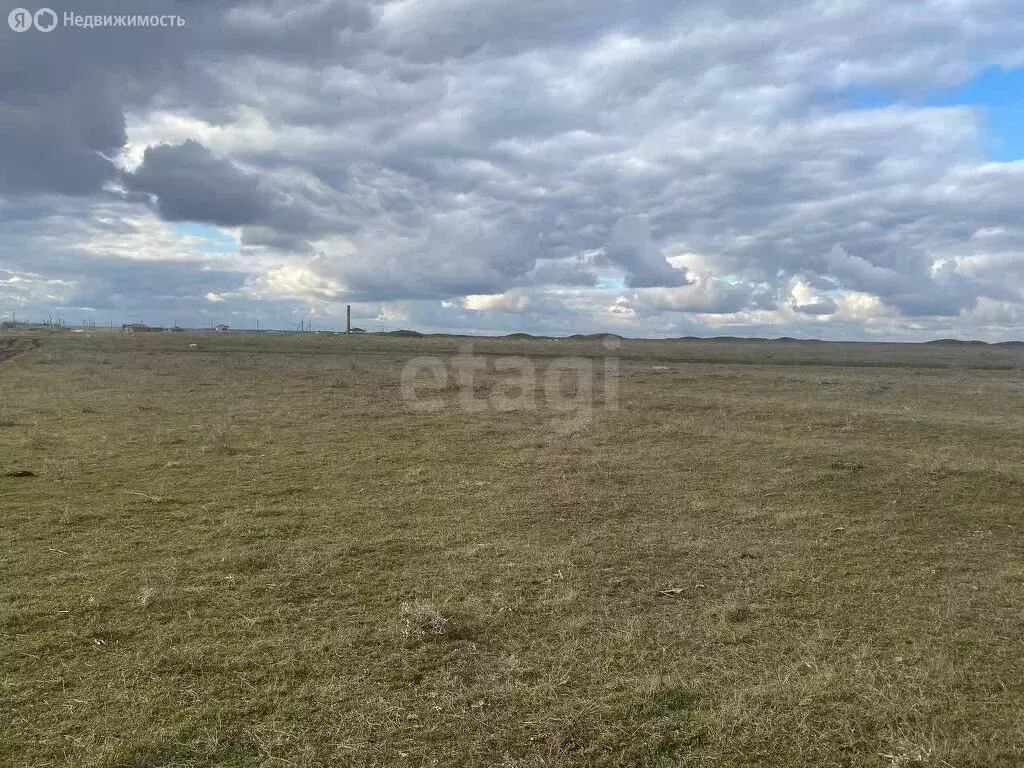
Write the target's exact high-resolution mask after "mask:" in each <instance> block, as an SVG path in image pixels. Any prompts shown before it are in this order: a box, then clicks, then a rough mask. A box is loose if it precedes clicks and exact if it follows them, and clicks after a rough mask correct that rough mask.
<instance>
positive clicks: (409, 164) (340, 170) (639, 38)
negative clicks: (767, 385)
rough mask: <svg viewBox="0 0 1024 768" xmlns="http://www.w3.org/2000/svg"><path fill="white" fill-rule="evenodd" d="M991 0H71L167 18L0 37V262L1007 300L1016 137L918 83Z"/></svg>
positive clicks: (532, 287) (562, 321)
mask: <svg viewBox="0 0 1024 768" xmlns="http://www.w3.org/2000/svg"><path fill="white" fill-rule="evenodd" d="M1017 5H1018V4H1017V3H1016V2H1013V1H1012V0H985V2H974V3H949V2H945V0H926V1H925V2H923V3H921V4H919V6H918V7H916V8H915V9H914V11H913V12H909V11H907V10H906V9H905V8H903V7H901V6H899V5H894V4H892V3H887V2H883V1H882V0H863V2H858V3H832V4H821V3H816V2H812V0H798V1H797V2H793V3H790V4H787V5H785V6H784V7H780V6H779V4H778V3H767V2H764V1H763V0H697V1H696V2H693V3H687V4H685V5H680V4H679V3H677V2H668V0H652V1H651V2H644V3H639V2H621V1H620V0H614V1H613V0H586V1H584V0H528V1H527V2H522V3H518V4H509V3H507V2H498V0H455V1H454V2H450V1H449V2H441V1H440V0H398V1H396V2H389V3H377V2H364V1H363V0H318V1H317V2H312V3H299V2H297V0H260V1H259V2H242V3H232V4H223V3H193V2H184V0H182V1H180V2H176V1H175V0H140V2H133V3H128V2H126V1H122V2H117V1H116V0H97V2H96V3H94V4H93V6H92V7H90V9H89V12H90V13H96V14H101V15H102V14H126V13H131V14H143V13H156V14H170V13H173V14H179V15H181V16H182V17H183V18H184V19H185V20H186V25H185V27H183V28H180V29H179V28H175V29H124V28H121V29H117V28H111V29H91V30H85V29H57V30H55V31H54V32H52V33H49V34H47V35H41V34H39V35H34V34H32V33H26V34H24V35H13V34H12V35H8V36H6V37H5V38H4V40H3V43H4V45H2V46H0V68H3V69H5V71H18V72H20V73H21V75H20V76H19V77H17V78H12V79H11V82H10V83H9V84H8V87H6V88H5V89H4V92H3V93H2V94H0V203H2V204H0V220H3V221H4V224H5V231H4V233H3V234H0V270H3V271H2V272H0V275H5V276H6V277H3V278H2V279H3V280H4V282H3V283H2V284H0V294H3V295H9V296H17V301H18V303H19V306H24V307H26V308H35V311H39V312H43V311H45V309H46V308H47V307H49V306H50V305H51V304H52V303H53V302H55V301H60V302H65V304H66V305H67V306H72V307H74V306H86V304H85V303H84V302H85V301H86V300H88V301H89V302H92V304H99V305H104V306H109V307H110V308H111V312H114V311H116V310H118V309H119V308H125V311H127V308H128V307H140V308H145V307H147V306H167V307H170V306H171V305H172V304H173V303H174V302H175V301H177V302H180V303H181V304H182V305H183V306H187V307H196V308H197V309H196V311H199V309H200V308H202V309H203V311H206V310H209V309H210V308H211V307H215V309H216V310H217V311H220V312H225V313H231V312H238V313H254V314H259V313H266V314H268V315H281V316H288V315H289V314H290V313H294V312H298V313H303V312H312V313H317V314H318V316H325V317H330V316H335V314H336V312H337V311H338V310H337V305H342V306H343V304H344V303H345V302H353V301H354V302H357V303H358V304H359V305H360V306H367V307H370V306H377V307H379V306H387V307H391V308H392V309H393V311H394V312H395V313H398V314H396V315H395V316H396V317H397V316H399V315H400V316H401V317H403V318H407V319H408V321H409V322H412V321H413V320H415V321H417V322H422V323H424V324H426V325H430V324H433V325H435V326H436V327H454V328H458V327H462V326H463V325H465V326H471V327H474V328H482V329H492V330H493V329H496V328H497V327H498V326H499V325H502V324H504V326H515V324H516V319H515V318H516V317H518V318H519V320H520V321H521V323H523V324H524V325H529V326H530V327H531V328H533V329H534V330H544V329H547V330H554V329H565V330H567V331H568V332H573V330H576V329H589V330H599V329H601V328H602V327H614V328H616V329H623V330H631V331H632V332H634V333H636V334H645V333H659V334H667V335H677V334H681V333H687V332H691V331H704V330H712V331H713V330H716V329H719V328H726V327H728V328H730V329H737V328H739V329H752V330H753V331H757V329H764V333H766V334H768V335H780V334H781V333H782V332H783V331H782V329H788V330H793V329H805V330H806V331H807V332H808V333H814V334H817V335H829V334H830V333H834V334H836V335H842V336H864V335H876V334H879V333H881V334H893V335H896V336H899V335H900V334H907V333H911V334H912V333H922V334H924V333H930V332H931V331H932V330H933V329H947V330H950V331H951V330H952V329H954V328H959V329H962V330H965V331H967V330H971V329H974V330H973V331H971V333H972V335H984V333H991V334H994V335H999V334H1005V333H1009V332H1010V331H1009V330H1007V329H1008V328H1010V327H1011V324H1010V319H1011V318H1013V317H1015V316H1016V315H1015V313H1017V312H1019V311H1020V307H1021V304H1022V302H1024V298H1022V291H1024V266H1022V263H1024V258H1022V253H1024V227H1022V225H1021V223H1020V216H1019V205H1020V204H1019V198H1020V189H1021V183H1022V181H1024V161H1018V162H1003V163H993V162H988V161H987V159H986V157H985V155H984V150H985V145H986V141H987V137H986V135H985V131H986V126H985V122H984V119H983V112H982V111H981V110H979V109H977V108H975V107H969V106H963V105H961V106H957V105H953V106H945V107H925V106H920V104H921V103H925V102H924V101H923V100H922V98H921V97H923V96H926V95H927V94H929V93H931V92H933V91H935V90H936V89H942V88H949V87H951V86H954V85H957V84H959V83H963V82H965V81H967V80H969V79H970V78H971V77H972V76H974V75H975V74H976V73H978V72H980V71H981V70H982V69H983V68H985V67H987V66H990V65H1000V66H1003V67H1009V68H1012V67H1021V66H1024V54H1022V53H1021V48H1020V45H1019V40H1020V39H1021V36H1022V34H1024V18H1022V17H1021V16H1020V14H1019V12H1018V10H1019V9H1018V8H1017ZM83 12H84V11H83ZM879 94H886V96H885V97H883V98H879V96H878V95H879ZM864 104H874V106H870V107H866V106H864ZM188 221H191V222H204V223H205V224H207V225H211V226H215V227H222V228H226V229H230V230H231V236H232V237H233V238H235V239H236V240H237V242H238V243H239V245H240V247H239V248H238V249H237V251H236V252H233V253H231V254H220V255H218V254H209V253H203V252H201V249H200V247H199V246H198V245H197V244H195V243H194V242H191V241H189V240H187V238H184V237H178V236H175V235H174V234H173V232H169V230H168V228H167V226H166V222H188ZM24 254H30V255H29V256H26V255H24ZM139 254H144V256H143V257H142V258H144V259H145V260H152V261H153V262H157V263H160V264H162V265H163V266H162V267H161V266H155V265H148V264H145V265H144V264H140V263H139V261H140V256H139ZM161 270H162V271H161ZM119 271H123V274H124V277H123V279H121V278H119V277H118V272H119ZM174 275H177V277H176V278H175V277H174ZM148 277H154V278H156V277H159V279H160V280H162V281H165V283H166V285H167V286H169V288H168V290H167V291H165V290H164V289H163V288H161V287H159V284H157V283H151V284H147V283H146V282H145V279H148ZM12 281H13V282H12ZM104 291H108V292H109V297H111V299H110V300H109V301H106V302H104V301H103V300H102V296H101V294H102V293H103V292H104ZM4 292H6V293H4ZM208 296H216V297H218V299H220V300H216V301H213V300H208V298H207V297H208ZM481 297H483V298H481ZM161 302H164V303H162V304H161ZM442 302H445V303H446V304H442ZM90 306H91V305H90ZM396 308H400V309H396ZM131 311H136V310H134V309H132V310H131ZM190 311H191V310H190ZM389 311H391V310H389ZM492 315H493V316H494V317H495V318H499V319H495V320H493V322H492V320H490V319H489V318H491V317H492ZM965 324H966V325H965ZM972 324H975V325H972ZM823 326H827V328H829V329H831V330H822V327H823ZM512 329H513V330H517V329H518V328H515V327H513V328H512ZM986 329H989V330H986ZM776 331H779V332H778V333H776ZM941 335H948V334H941Z"/></svg>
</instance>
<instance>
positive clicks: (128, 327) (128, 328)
mask: <svg viewBox="0 0 1024 768" xmlns="http://www.w3.org/2000/svg"><path fill="white" fill-rule="evenodd" d="M121 330H122V331H124V332H125V333H145V332H146V331H148V330H149V326H148V325H145V324H144V323H125V324H124V325H122V326H121Z"/></svg>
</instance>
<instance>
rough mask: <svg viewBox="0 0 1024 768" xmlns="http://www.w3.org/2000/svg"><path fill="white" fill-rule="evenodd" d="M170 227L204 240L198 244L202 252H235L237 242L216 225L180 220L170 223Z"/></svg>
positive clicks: (181, 233) (236, 250)
mask: <svg viewBox="0 0 1024 768" xmlns="http://www.w3.org/2000/svg"><path fill="white" fill-rule="evenodd" d="M171 229H173V230H174V231H175V232H177V233H178V234H179V235H187V236H189V237H198V238H200V239H202V240H203V241H204V242H203V243H202V244H201V245H199V246H198V249H199V250H200V251H202V252H203V253H237V252H238V243H237V242H235V238H233V237H231V236H230V235H226V234H224V233H223V232H221V231H220V230H219V229H217V227H213V226H210V225H209V224H199V223H196V222H192V221H180V222H175V223H174V224H171Z"/></svg>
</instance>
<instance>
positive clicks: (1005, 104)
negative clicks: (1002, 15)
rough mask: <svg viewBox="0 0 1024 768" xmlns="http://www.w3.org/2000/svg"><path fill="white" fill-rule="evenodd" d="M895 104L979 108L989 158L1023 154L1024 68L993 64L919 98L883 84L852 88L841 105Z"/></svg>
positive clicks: (876, 106)
mask: <svg viewBox="0 0 1024 768" xmlns="http://www.w3.org/2000/svg"><path fill="white" fill-rule="evenodd" d="M893 104H906V105H908V106H912V107H955V106H969V107H974V108H976V109H977V110H978V111H979V114H980V117H981V119H982V121H983V122H984V125H985V127H986V129H987V135H986V136H985V137H984V138H983V149H984V150H985V154H986V157H987V158H988V159H989V160H994V161H997V162H1012V161H1014V160H1020V159H1022V158H1024V69H1009V70H1008V69H1003V68H1002V67H998V66H993V67H989V68H988V69H986V70H984V71H983V72H982V73H981V74H979V75H977V76H976V77H974V78H972V79H970V80H968V81H967V82H965V83H962V84H960V85H958V86H956V87H955V88H947V89H943V90H939V91H934V92H932V93H930V94H928V95H926V96H923V97H919V98H904V97H901V96H899V95H898V94H896V93H894V92H892V91H889V90H886V89H884V88H853V89H850V90H848V91H845V92H844V93H843V94H842V95H841V96H840V98H839V99H838V105H839V106H841V107H844V108H846V109H856V110H860V109H881V108H883V107H888V106H891V105H893Z"/></svg>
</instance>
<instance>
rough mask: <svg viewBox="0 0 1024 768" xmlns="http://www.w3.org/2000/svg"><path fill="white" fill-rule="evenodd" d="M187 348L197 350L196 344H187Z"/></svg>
mask: <svg viewBox="0 0 1024 768" xmlns="http://www.w3.org/2000/svg"><path fill="white" fill-rule="evenodd" d="M188 348H189V349H199V345H198V344H189V345H188Z"/></svg>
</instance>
